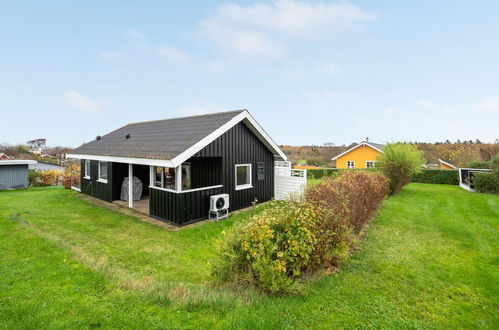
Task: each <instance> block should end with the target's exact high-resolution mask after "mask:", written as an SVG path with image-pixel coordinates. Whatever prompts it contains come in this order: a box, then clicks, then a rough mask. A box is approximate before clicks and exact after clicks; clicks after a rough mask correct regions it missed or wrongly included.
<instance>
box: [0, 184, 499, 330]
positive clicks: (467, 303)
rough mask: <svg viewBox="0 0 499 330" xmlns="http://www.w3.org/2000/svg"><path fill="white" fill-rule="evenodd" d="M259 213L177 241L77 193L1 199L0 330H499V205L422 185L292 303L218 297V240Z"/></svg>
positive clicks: (389, 204)
mask: <svg viewBox="0 0 499 330" xmlns="http://www.w3.org/2000/svg"><path fill="white" fill-rule="evenodd" d="M251 212H252V211H251ZM251 212H247V213H241V214H239V215H237V216H235V217H232V218H231V219H229V220H223V221H221V222H218V223H206V224H203V225H200V226H197V227H193V228H185V229H182V230H180V231H175V232H170V231H166V230H165V229H162V228H159V227H156V226H154V225H151V224H149V223H144V222H141V221H138V220H137V219H135V218H133V217H128V216H124V215H121V214H117V213H114V212H112V211H109V210H108V209H106V208H102V207H98V206H94V205H92V204H89V203H87V202H85V201H82V200H80V199H79V198H77V197H76V196H75V192H73V191H69V190H62V189H60V188H35V189H30V190H27V191H8V192H0V327H5V328H40V327H44V328H46V327H48V328H68V327H72V328H74V327H87V328H93V327H105V328H109V327H129V328H178V327H190V328H199V327H205V328H208V327H218V328H247V329H258V328H307V327H308V328H334V327H345V328H382V327H383V328H386V327H389V328H399V327H409V328H427V327H436V328H476V327H481V328H497V327H498V326H499V317H498V314H499V268H498V261H499V258H498V256H499V254H498V250H499V248H498V246H499V245H498V244H497V242H498V238H499V235H498V234H499V224H498V222H499V196H493V195H485V194H474V193H468V192H466V191H464V190H462V189H460V188H458V187H455V186H444V185H429V184H410V185H409V186H407V187H406V188H404V189H403V190H402V192H401V193H400V194H399V195H397V196H394V197H390V198H388V199H387V200H386V202H385V204H384V207H383V209H382V210H381V212H380V214H379V216H378V217H377V218H376V219H375V220H374V222H373V223H372V225H371V226H370V227H369V228H368V230H367V231H366V233H365V235H364V237H363V239H362V241H361V242H360V243H359V248H360V249H359V250H358V251H357V252H356V253H355V254H354V255H353V257H352V258H351V259H350V260H349V261H348V262H347V264H345V265H344V266H343V267H342V268H341V270H340V272H338V273H336V274H333V275H327V276H323V277H322V278H320V279H318V280H316V281H315V282H312V283H310V284H309V285H308V287H307V289H306V291H305V292H304V293H303V295H300V296H289V297H267V296H264V295H262V294H259V293H258V292H256V291H254V290H243V289H241V290H238V291H237V292H236V290H235V289H228V288H216V287H213V286H212V284H211V281H210V277H209V262H210V260H211V258H212V257H213V255H214V253H215V251H214V248H213V243H214V240H215V239H216V238H217V237H219V236H220V232H221V231H222V230H224V229H226V228H228V227H229V226H230V225H231V224H232V223H233V222H234V221H244V220H245V219H247V218H248V217H249V216H250V214H251Z"/></svg>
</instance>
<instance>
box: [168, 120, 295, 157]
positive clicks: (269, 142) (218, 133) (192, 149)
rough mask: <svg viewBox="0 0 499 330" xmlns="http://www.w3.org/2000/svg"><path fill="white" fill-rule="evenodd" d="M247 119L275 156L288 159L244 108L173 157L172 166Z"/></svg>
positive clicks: (250, 126)
mask: <svg viewBox="0 0 499 330" xmlns="http://www.w3.org/2000/svg"><path fill="white" fill-rule="evenodd" d="M243 120H246V121H247V123H249V124H250V125H249V128H250V129H251V130H252V131H253V133H255V134H256V135H257V136H258V137H259V138H260V140H262V142H264V144H265V145H266V146H267V147H268V148H269V149H271V150H273V151H274V155H275V156H279V157H281V158H283V159H284V160H287V159H288V158H287V156H286V155H285V154H284V152H283V151H282V150H281V148H279V146H278V145H277V144H275V142H274V141H273V140H272V139H271V138H270V137H269V136H268V135H267V133H266V132H265V131H264V130H263V128H262V127H261V126H260V125H259V124H258V123H257V122H256V120H255V119H254V118H253V117H252V116H251V115H250V114H249V112H248V111H246V110H244V111H243V112H241V113H240V114H238V115H237V116H235V117H234V118H232V119H231V120H229V121H228V122H226V123H225V124H223V125H222V126H220V127H219V128H217V129H216V130H214V131H213V132H211V133H210V134H208V135H207V136H206V137H204V138H203V139H201V140H200V141H198V142H196V143H195V144H194V145H193V146H191V147H189V148H187V150H185V151H184V152H183V153H181V154H180V155H178V156H177V157H175V158H173V159H172V160H171V161H172V163H173V166H171V167H177V166H178V165H180V164H182V163H183V162H185V161H186V160H187V159H189V158H191V157H192V156H193V155H194V154H196V153H197V152H198V151H201V150H202V149H203V148H204V147H206V146H207V145H209V144H210V143H211V142H213V141H215V140H216V139H217V138H218V137H219V136H221V135H222V134H224V133H225V132H227V131H228V130H229V129H231V128H232V127H234V126H236V125H237V124H238V123H240V122H241V121H243Z"/></svg>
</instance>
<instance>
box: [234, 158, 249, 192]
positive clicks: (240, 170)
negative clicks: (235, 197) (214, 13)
mask: <svg viewBox="0 0 499 330" xmlns="http://www.w3.org/2000/svg"><path fill="white" fill-rule="evenodd" d="M251 187H252V186H251V164H241V165H236V190H240V189H247V188H251Z"/></svg>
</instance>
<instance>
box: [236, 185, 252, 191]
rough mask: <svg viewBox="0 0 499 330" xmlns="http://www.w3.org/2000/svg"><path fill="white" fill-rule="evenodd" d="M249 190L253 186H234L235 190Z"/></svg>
mask: <svg viewBox="0 0 499 330" xmlns="http://www.w3.org/2000/svg"><path fill="white" fill-rule="evenodd" d="M249 188H253V186H252V185H250V184H245V185H242V186H236V190H244V189H249Z"/></svg>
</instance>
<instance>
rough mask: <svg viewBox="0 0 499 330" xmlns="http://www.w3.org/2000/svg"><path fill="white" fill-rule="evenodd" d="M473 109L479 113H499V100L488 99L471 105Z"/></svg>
mask: <svg viewBox="0 0 499 330" xmlns="http://www.w3.org/2000/svg"><path fill="white" fill-rule="evenodd" d="M471 109H472V110H474V111H479V112H492V113H499V98H496V97H487V98H484V99H481V100H477V101H475V102H473V103H471Z"/></svg>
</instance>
